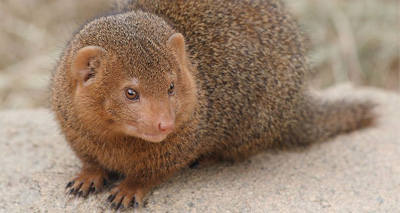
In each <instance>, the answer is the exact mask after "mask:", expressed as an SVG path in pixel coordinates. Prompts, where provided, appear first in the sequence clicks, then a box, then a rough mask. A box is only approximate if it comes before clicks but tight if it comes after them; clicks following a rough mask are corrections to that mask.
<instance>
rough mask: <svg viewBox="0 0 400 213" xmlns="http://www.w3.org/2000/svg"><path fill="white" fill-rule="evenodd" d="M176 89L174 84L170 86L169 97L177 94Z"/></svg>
mask: <svg viewBox="0 0 400 213" xmlns="http://www.w3.org/2000/svg"><path fill="white" fill-rule="evenodd" d="M174 88H175V86H174V82H172V83H171V84H170V85H169V89H168V95H173V94H174V93H175V90H174Z"/></svg>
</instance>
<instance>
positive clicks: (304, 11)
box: [0, 0, 400, 109]
mask: <svg viewBox="0 0 400 213" xmlns="http://www.w3.org/2000/svg"><path fill="white" fill-rule="evenodd" d="M109 1H110V0H79V1H78V0H69V1H66V0H29V1H28V0H0V109H7V108H38V107H47V106H49V101H48V99H49V98H48V91H47V87H48V82H49V79H50V75H51V71H52V69H53V67H54V66H55V63H56V60H57V57H58V55H59V54H60V52H61V50H62V48H63V46H64V44H65V43H66V41H67V40H68V39H69V38H70V37H71V35H72V33H73V31H74V30H75V29H76V28H77V27H78V26H79V25H80V24H81V23H84V22H85V20H87V19H89V18H90V17H92V16H94V15H96V14H98V13H101V12H102V11H105V10H107V8H108V7H109ZM284 1H285V2H286V5H287V6H288V8H289V10H290V11H291V12H292V14H293V15H294V16H295V18H296V19H297V20H298V22H299V23H300V25H301V26H302V29H303V31H304V32H305V33H306V34H307V35H308V37H309V38H310V44H311V50H310V54H309V56H310V62H311V63H312V67H313V68H314V71H313V74H312V76H313V79H312V84H313V85H314V86H315V87H317V88H326V87H329V86H331V85H334V84H338V83H343V82H351V83H352V84H354V85H357V86H373V87H379V88H383V89H387V90H392V91H396V92H399V88H400V84H399V72H400V71H399V53H400V49H399V48H400V44H399V10H400V8H399V1H398V0H353V1H348V0H334V1H332V0H284Z"/></svg>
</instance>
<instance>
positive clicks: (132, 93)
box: [125, 88, 139, 101]
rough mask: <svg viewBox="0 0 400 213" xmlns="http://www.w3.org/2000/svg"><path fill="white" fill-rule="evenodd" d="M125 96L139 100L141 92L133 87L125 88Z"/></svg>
mask: <svg viewBox="0 0 400 213" xmlns="http://www.w3.org/2000/svg"><path fill="white" fill-rule="evenodd" d="M125 96H126V98H128V99H129V100H132V101H137V100H138V99H139V93H138V92H137V91H136V90H134V89H131V88H128V89H126V90H125Z"/></svg>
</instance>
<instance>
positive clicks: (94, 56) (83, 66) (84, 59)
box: [71, 46, 107, 86]
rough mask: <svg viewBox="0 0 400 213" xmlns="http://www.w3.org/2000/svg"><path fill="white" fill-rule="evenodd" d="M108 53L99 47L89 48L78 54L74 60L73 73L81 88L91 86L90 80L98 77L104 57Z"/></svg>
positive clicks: (81, 50) (79, 51)
mask: <svg viewBox="0 0 400 213" xmlns="http://www.w3.org/2000/svg"><path fill="white" fill-rule="evenodd" d="M106 53H107V51H106V50H105V49H103V48H101V47H98V46H87V47H84V48H82V49H80V50H78V52H77V53H76V55H75V57H74V58H73V60H72V64H71V71H72V74H73V76H74V77H75V78H76V79H77V80H78V83H79V84H80V85H81V86H87V85H89V84H90V81H89V80H90V79H91V78H93V77H94V76H95V75H96V71H97V68H99V66H100V63H101V60H102V57H103V56H104V55H105V54H106Z"/></svg>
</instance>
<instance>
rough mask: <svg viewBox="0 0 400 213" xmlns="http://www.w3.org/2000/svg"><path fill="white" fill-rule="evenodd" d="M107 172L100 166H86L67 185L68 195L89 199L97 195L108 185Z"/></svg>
mask: <svg viewBox="0 0 400 213" xmlns="http://www.w3.org/2000/svg"><path fill="white" fill-rule="evenodd" d="M107 181H108V180H107V172H106V171H105V170H104V169H102V168H101V167H98V166H93V165H90V164H84V165H83V166H82V169H81V171H80V172H79V173H78V174H77V175H76V177H75V178H74V179H73V180H72V181H70V182H69V183H68V184H67V187H66V189H67V190H68V194H74V195H77V196H78V197H81V196H82V197H87V196H88V195H89V194H97V193H98V192H100V191H101V189H102V188H103V186H104V184H106V183H107Z"/></svg>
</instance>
